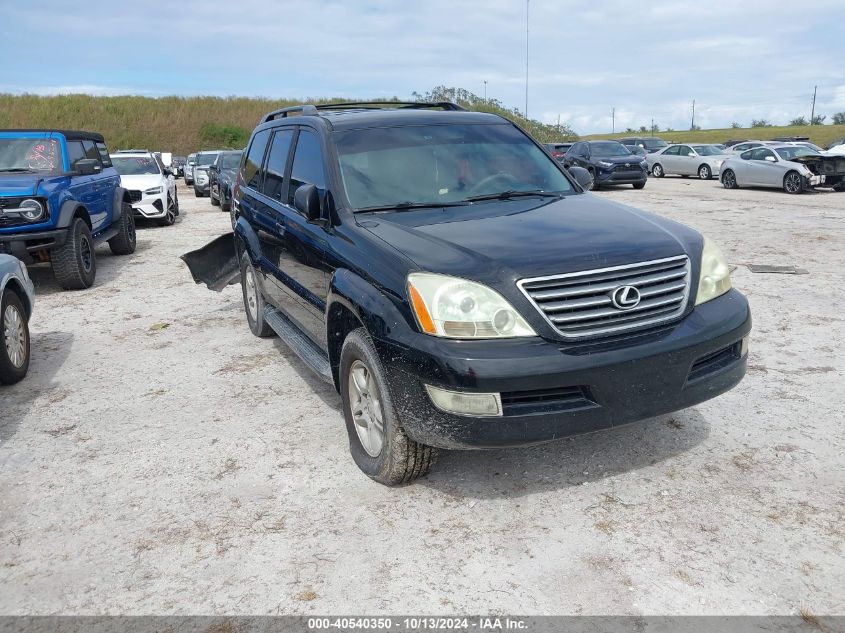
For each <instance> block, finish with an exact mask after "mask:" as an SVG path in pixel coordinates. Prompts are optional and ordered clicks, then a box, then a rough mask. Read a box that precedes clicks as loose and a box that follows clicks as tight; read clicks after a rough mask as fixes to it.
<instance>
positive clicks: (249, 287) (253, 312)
mask: <svg viewBox="0 0 845 633" xmlns="http://www.w3.org/2000/svg"><path fill="white" fill-rule="evenodd" d="M241 291H242V292H243V297H244V312H246V320H247V322H248V323H249V329H250V331H251V332H252V333H253V334H255V335H256V336H258V337H259V338H271V337H273V336H276V332H275V331H274V330H273V328H271V327H270V326H269V325H268V324H267V322H266V321H265V320H264V308H265V307H266V306H267V303H266V302H265V301H264V297H263V296H262V295H261V288H260V286H259V285H258V273H256V272H255V268H254V267H253V265H252V261H251V260H250V259H249V254H248V253H244V254H243V255H242V256H241Z"/></svg>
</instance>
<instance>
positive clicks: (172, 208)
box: [156, 194, 178, 226]
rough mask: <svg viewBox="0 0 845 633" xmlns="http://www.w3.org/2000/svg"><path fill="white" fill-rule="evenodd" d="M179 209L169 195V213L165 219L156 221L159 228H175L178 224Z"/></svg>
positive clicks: (165, 215)
mask: <svg viewBox="0 0 845 633" xmlns="http://www.w3.org/2000/svg"><path fill="white" fill-rule="evenodd" d="M177 209H178V207H176V205H175V203H174V202H173V200H171V199H170V194H168V195H167V213H165V214H164V217H163V218H159V219H158V220H156V222H157V223H158V225H159V226H173V225H174V224H175V223H176V215H177V214H178V210H177Z"/></svg>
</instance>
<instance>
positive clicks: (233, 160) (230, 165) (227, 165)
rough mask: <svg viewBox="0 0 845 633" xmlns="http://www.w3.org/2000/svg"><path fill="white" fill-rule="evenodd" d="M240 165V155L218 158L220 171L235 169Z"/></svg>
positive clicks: (224, 155) (227, 155) (225, 155)
mask: <svg viewBox="0 0 845 633" xmlns="http://www.w3.org/2000/svg"><path fill="white" fill-rule="evenodd" d="M240 164H241V155H240V154H223V156H221V157H220V169H235V168H237V166H238V165H240Z"/></svg>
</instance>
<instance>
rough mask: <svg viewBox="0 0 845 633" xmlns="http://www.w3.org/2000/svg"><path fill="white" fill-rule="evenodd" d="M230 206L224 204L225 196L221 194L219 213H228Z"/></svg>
mask: <svg viewBox="0 0 845 633" xmlns="http://www.w3.org/2000/svg"><path fill="white" fill-rule="evenodd" d="M231 206H232V203H231V202H226V194H225V193H224V194H222V195H221V196H220V210H221V211H224V212H225V211H228V210H229V208H230V207H231Z"/></svg>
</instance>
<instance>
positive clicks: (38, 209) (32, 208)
mask: <svg viewBox="0 0 845 633" xmlns="http://www.w3.org/2000/svg"><path fill="white" fill-rule="evenodd" d="M18 212H19V213H20V214H21V215H22V216H23V217H25V218H26V219H27V220H29V221H30V222H32V221H34V220H38V219H40V218H41V216H42V215H44V205H43V204H41V203H40V202H39V201H38V200H35V199H33V198H29V199H28V200H24V201H23V202H21V203H20V205H19V206H18Z"/></svg>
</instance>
